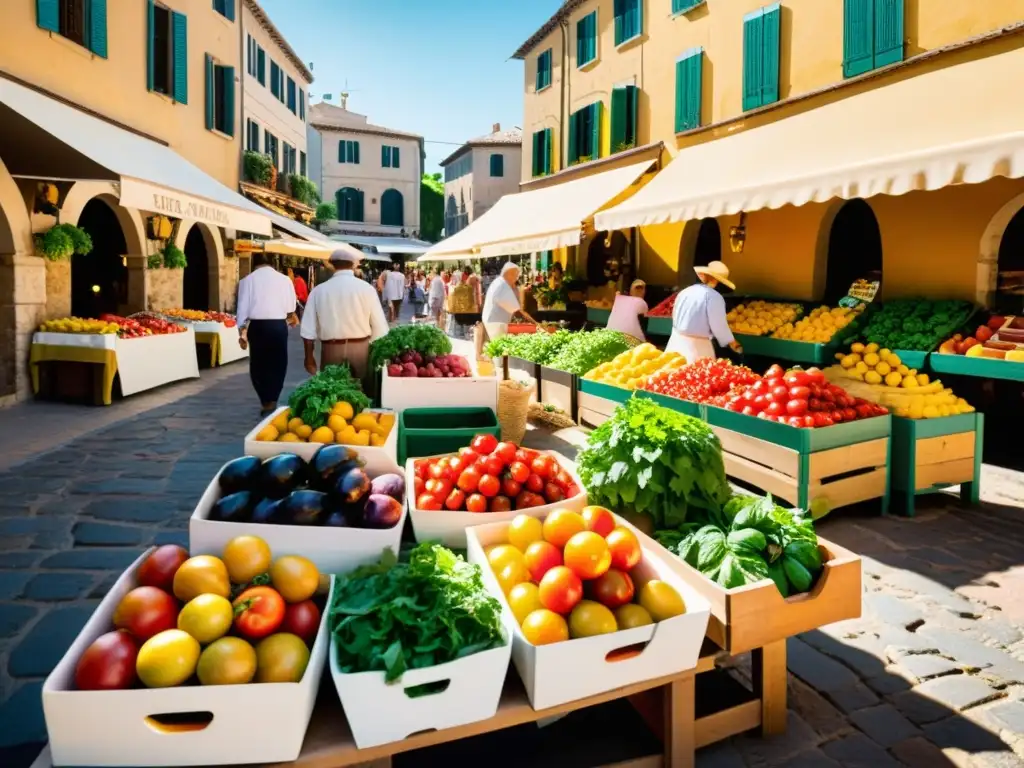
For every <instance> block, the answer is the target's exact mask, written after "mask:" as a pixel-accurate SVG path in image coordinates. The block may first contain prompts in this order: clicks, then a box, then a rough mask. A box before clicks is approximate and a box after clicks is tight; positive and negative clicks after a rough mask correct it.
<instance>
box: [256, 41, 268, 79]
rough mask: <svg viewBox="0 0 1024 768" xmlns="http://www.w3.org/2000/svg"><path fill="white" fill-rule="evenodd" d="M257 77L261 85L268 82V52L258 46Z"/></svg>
mask: <svg viewBox="0 0 1024 768" xmlns="http://www.w3.org/2000/svg"><path fill="white" fill-rule="evenodd" d="M256 79H257V80H259V81H260V85H263V86H265V85H266V84H267V52H266V51H264V50H263V49H262V48H260V47H259V46H258V45H257V46H256Z"/></svg>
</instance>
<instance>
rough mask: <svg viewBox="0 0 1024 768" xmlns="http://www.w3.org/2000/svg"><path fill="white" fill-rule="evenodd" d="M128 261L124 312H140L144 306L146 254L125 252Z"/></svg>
mask: <svg viewBox="0 0 1024 768" xmlns="http://www.w3.org/2000/svg"><path fill="white" fill-rule="evenodd" d="M125 259H126V260H127V262H128V303H127V305H126V309H125V311H126V314H129V315H130V314H133V313H135V312H142V311H143V310H144V309H145V308H146V261H147V257H146V256H137V255H135V254H131V253H129V254H126V255H125Z"/></svg>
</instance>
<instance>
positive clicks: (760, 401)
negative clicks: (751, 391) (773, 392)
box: [753, 395, 771, 411]
mask: <svg viewBox="0 0 1024 768" xmlns="http://www.w3.org/2000/svg"><path fill="white" fill-rule="evenodd" d="M770 402H771V401H770V400H769V399H768V396H767V395H757V396H756V397H755V398H754V402H753V406H754V410H755V411H763V410H764V409H765V408H767V407H768V404H769V403H770Z"/></svg>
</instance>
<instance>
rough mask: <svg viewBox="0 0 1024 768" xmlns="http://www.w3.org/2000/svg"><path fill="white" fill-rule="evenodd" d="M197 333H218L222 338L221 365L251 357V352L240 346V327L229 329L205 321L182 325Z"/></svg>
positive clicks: (222, 325) (219, 324)
mask: <svg viewBox="0 0 1024 768" xmlns="http://www.w3.org/2000/svg"><path fill="white" fill-rule="evenodd" d="M181 324H182V325H185V326H186V327H191V328H192V329H193V330H194V331H196V332H197V333H216V334H217V336H219V337H220V364H221V365H226V364H227V363H233V362H235V361H236V360H241V359H242V358H245V357H248V356H249V350H247V349H242V348H241V347H240V346H239V344H238V327H237V326H235V327H232V328H228V327H227V326H226V325H224V323H218V322H216V321H213V320H203V321H201V322H197V323H184V322H183V323H181Z"/></svg>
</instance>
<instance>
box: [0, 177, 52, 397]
mask: <svg viewBox="0 0 1024 768" xmlns="http://www.w3.org/2000/svg"><path fill="white" fill-rule="evenodd" d="M45 312H46V272H45V267H44V264H43V260H42V259H41V258H39V257H38V256H34V255H33V244H32V222H31V219H30V218H29V215H28V210H27V208H26V207H25V198H24V197H23V196H22V194H21V191H20V190H19V189H18V185H17V183H16V182H15V181H14V179H13V178H12V177H11V175H10V174H9V173H8V172H7V168H6V166H4V164H3V161H0V339H2V340H3V341H2V342H0V403H3V402H4V401H6V400H8V399H9V398H10V399H12V400H13V399H14V398H16V397H21V396H25V395H27V394H28V393H29V389H30V385H29V379H28V366H27V365H26V362H27V361H28V352H29V346H30V344H31V340H32V332H33V331H35V329H36V326H37V325H38V324H39V322H40V321H41V320H42V319H43V317H44V314H45Z"/></svg>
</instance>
